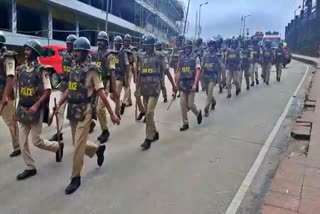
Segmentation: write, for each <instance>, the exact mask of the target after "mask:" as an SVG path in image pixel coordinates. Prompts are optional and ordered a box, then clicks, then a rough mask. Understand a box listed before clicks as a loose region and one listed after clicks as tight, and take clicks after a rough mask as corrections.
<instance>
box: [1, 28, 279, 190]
mask: <svg viewBox="0 0 320 214" xmlns="http://www.w3.org/2000/svg"><path fill="white" fill-rule="evenodd" d="M5 42H6V40H5V36H4V34H3V33H2V32H0V98H1V103H0V116H1V117H2V118H3V120H4V122H5V124H6V125H7V126H8V128H9V130H10V133H11V137H12V144H13V152H12V153H11V154H10V156H11V157H15V156H18V155H20V154H22V157H23V160H24V162H25V169H24V170H23V171H22V173H20V174H19V175H17V180H24V179H26V178H29V177H31V176H34V175H36V174H37V168H36V165H35V160H34V159H33V157H32V155H31V153H30V150H29V142H28V137H29V135H31V142H32V144H34V145H35V146H36V147H38V148H40V149H42V150H46V151H49V152H52V153H54V155H55V159H56V162H61V161H62V158H63V150H64V143H63V133H62V127H63V123H64V122H63V121H64V115H65V110H67V119H68V120H69V121H70V127H71V136H72V145H73V148H74V149H73V159H72V161H73V164H72V169H71V182H70V184H69V185H68V186H67V188H66V189H65V193H66V194H72V193H73V192H75V191H76V190H77V189H78V188H79V186H80V185H81V170H82V167H83V163H84V156H85V155H87V156H88V157H90V158H93V157H96V160H97V165H98V166H102V164H103V162H104V152H105V149H106V145H105V143H106V142H107V141H108V139H109V137H110V132H109V129H108V122H107V113H108V114H109V118H110V120H111V122H112V123H114V124H117V125H119V124H120V120H121V116H122V115H123V114H124V112H125V109H126V108H128V107H130V106H132V99H131V95H132V94H131V85H132V82H133V83H134V85H135V91H134V96H135V98H136V103H135V108H136V112H135V120H136V121H140V120H142V119H144V120H143V121H144V122H145V123H146V133H145V135H146V136H145V140H144V142H143V143H142V144H141V148H142V150H143V151H144V150H148V149H150V147H151V145H152V143H153V142H155V141H157V140H159V138H160V134H159V131H158V129H157V127H156V123H155V119H154V115H155V109H156V106H157V103H158V100H159V96H160V94H161V93H162V96H163V102H164V103H167V102H168V92H167V88H166V85H165V78H166V77H167V78H168V79H169V81H170V83H171V86H172V101H174V100H175V99H177V97H179V98H180V109H181V116H182V126H181V127H180V131H186V130H188V129H189V119H188V112H189V111H190V110H191V112H192V113H193V114H194V115H195V118H196V121H197V123H198V124H201V123H202V119H203V118H202V117H203V112H204V117H209V113H210V111H211V110H214V109H215V107H216V99H215V98H214V96H213V93H214V89H215V88H216V86H218V87H219V93H223V89H224V88H225V87H226V89H227V98H231V96H232V93H231V90H232V87H233V86H232V85H234V86H235V94H236V95H239V94H240V93H241V86H242V80H243V78H244V79H245V83H246V89H247V90H250V88H251V87H253V86H255V85H259V74H258V70H259V69H258V68H259V65H261V68H262V73H261V77H262V79H263V82H265V83H266V84H267V85H269V83H270V69H271V66H272V64H275V66H276V79H277V81H280V78H281V71H282V62H283V58H284V54H283V49H282V46H281V45H282V44H280V45H279V47H278V48H277V49H276V50H275V51H274V50H273V49H272V48H271V42H270V41H267V42H266V44H265V46H264V47H260V46H259V41H258V40H257V39H255V38H252V39H249V40H245V41H243V40H239V39H229V40H222V39H221V38H211V39H209V41H208V42H206V43H204V42H203V40H202V39H198V40H197V41H196V43H195V44H193V42H192V41H191V40H190V39H185V37H184V36H183V35H178V36H177V37H176V44H175V47H173V49H172V50H171V49H168V48H167V47H166V44H164V43H163V42H161V41H159V40H157V39H156V37H154V36H153V35H151V34H149V35H144V36H143V38H142V46H141V47H133V45H132V37H131V36H130V35H129V34H127V35H125V36H124V37H123V38H122V37H121V36H116V37H115V38H114V39H113V45H114V47H111V45H110V41H109V36H108V34H107V33H106V32H104V31H101V32H99V33H98V36H97V46H98V48H97V50H96V51H94V52H93V54H90V49H91V45H90V42H89V40H88V39H87V38H85V37H79V38H77V37H76V36H75V35H72V34H71V35H69V36H68V37H67V38H66V44H67V51H66V53H65V55H64V56H63V60H62V70H63V76H62V80H61V82H60V84H59V87H58V90H59V92H60V97H59V100H58V102H56V100H55V106H54V108H53V114H52V115H51V114H49V113H48V112H50V111H49V101H50V95H51V91H52V88H51V82H50V69H51V67H50V66H47V65H42V64H41V63H40V62H39V60H38V57H39V56H41V53H42V48H41V44H40V43H39V42H38V41H37V40H29V41H28V42H27V43H26V44H25V51H24V59H25V63H24V64H22V65H20V66H18V65H17V53H15V52H14V51H9V50H7V48H6V47H5ZM170 68H171V69H173V74H174V76H172V74H171V72H170ZM200 83H201V84H200ZM200 85H201V89H202V91H204V92H205V93H206V102H205V106H203V112H202V110H201V108H200V107H199V106H198V105H196V103H195V96H196V93H197V92H199V86H200ZM121 94H123V95H124V96H123V97H122V98H121ZM109 98H110V99H109ZM110 100H112V102H113V103H114V105H111V103H110ZM172 101H171V103H170V105H169V107H168V109H169V108H170V106H171V104H172ZM112 106H115V107H114V109H113V108H112ZM138 111H139V112H138ZM138 113H139V114H138ZM54 117H56V123H57V124H56V125H57V133H56V134H54V135H53V136H52V137H51V138H50V139H49V140H46V139H43V137H42V124H43V123H47V124H48V125H50V124H51V123H52V120H53V118H54ZM95 120H98V121H99V123H100V127H101V134H100V135H99V136H98V138H97V141H98V142H99V143H98V144H96V143H93V142H89V141H88V136H89V134H90V133H91V132H92V131H93V129H94V128H95V123H96V122H95Z"/></svg>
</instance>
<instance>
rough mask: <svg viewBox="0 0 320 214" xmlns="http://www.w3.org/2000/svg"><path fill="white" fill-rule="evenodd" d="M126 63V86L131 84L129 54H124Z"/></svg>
mask: <svg viewBox="0 0 320 214" xmlns="http://www.w3.org/2000/svg"><path fill="white" fill-rule="evenodd" d="M124 62H125V69H126V70H125V73H124V79H125V85H127V84H130V83H129V72H130V63H129V56H128V54H127V53H124Z"/></svg>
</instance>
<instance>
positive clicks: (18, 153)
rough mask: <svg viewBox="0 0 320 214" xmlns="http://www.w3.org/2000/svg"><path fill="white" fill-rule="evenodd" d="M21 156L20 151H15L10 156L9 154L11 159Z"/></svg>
mask: <svg viewBox="0 0 320 214" xmlns="http://www.w3.org/2000/svg"><path fill="white" fill-rule="evenodd" d="M20 154H21V150H20V149H19V150H16V151H13V152H12V153H11V154H10V157H11V158H13V157H16V156H19V155H20Z"/></svg>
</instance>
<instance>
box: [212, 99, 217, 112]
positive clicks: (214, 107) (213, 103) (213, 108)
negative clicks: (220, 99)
mask: <svg viewBox="0 0 320 214" xmlns="http://www.w3.org/2000/svg"><path fill="white" fill-rule="evenodd" d="M216 105H217V103H216V101H214V102H212V104H211V110H215V109H216Z"/></svg>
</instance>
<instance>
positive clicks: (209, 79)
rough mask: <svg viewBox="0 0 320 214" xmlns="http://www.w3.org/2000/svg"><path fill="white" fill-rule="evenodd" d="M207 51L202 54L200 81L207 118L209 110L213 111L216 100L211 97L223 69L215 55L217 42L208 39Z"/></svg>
mask: <svg viewBox="0 0 320 214" xmlns="http://www.w3.org/2000/svg"><path fill="white" fill-rule="evenodd" d="M208 49H209V51H208V52H207V53H205V54H204V56H203V60H202V66H201V67H202V79H203V83H204V87H205V89H206V93H207V101H206V105H205V108H204V113H205V114H204V116H205V117H208V116H209V108H210V107H211V110H214V109H215V106H216V100H215V99H214V97H213V89H214V87H215V86H216V84H217V83H219V82H220V81H219V79H220V76H221V72H222V70H223V69H224V66H223V64H222V62H221V59H220V58H219V56H218V55H217V41H216V40H215V39H210V40H209V41H208Z"/></svg>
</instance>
